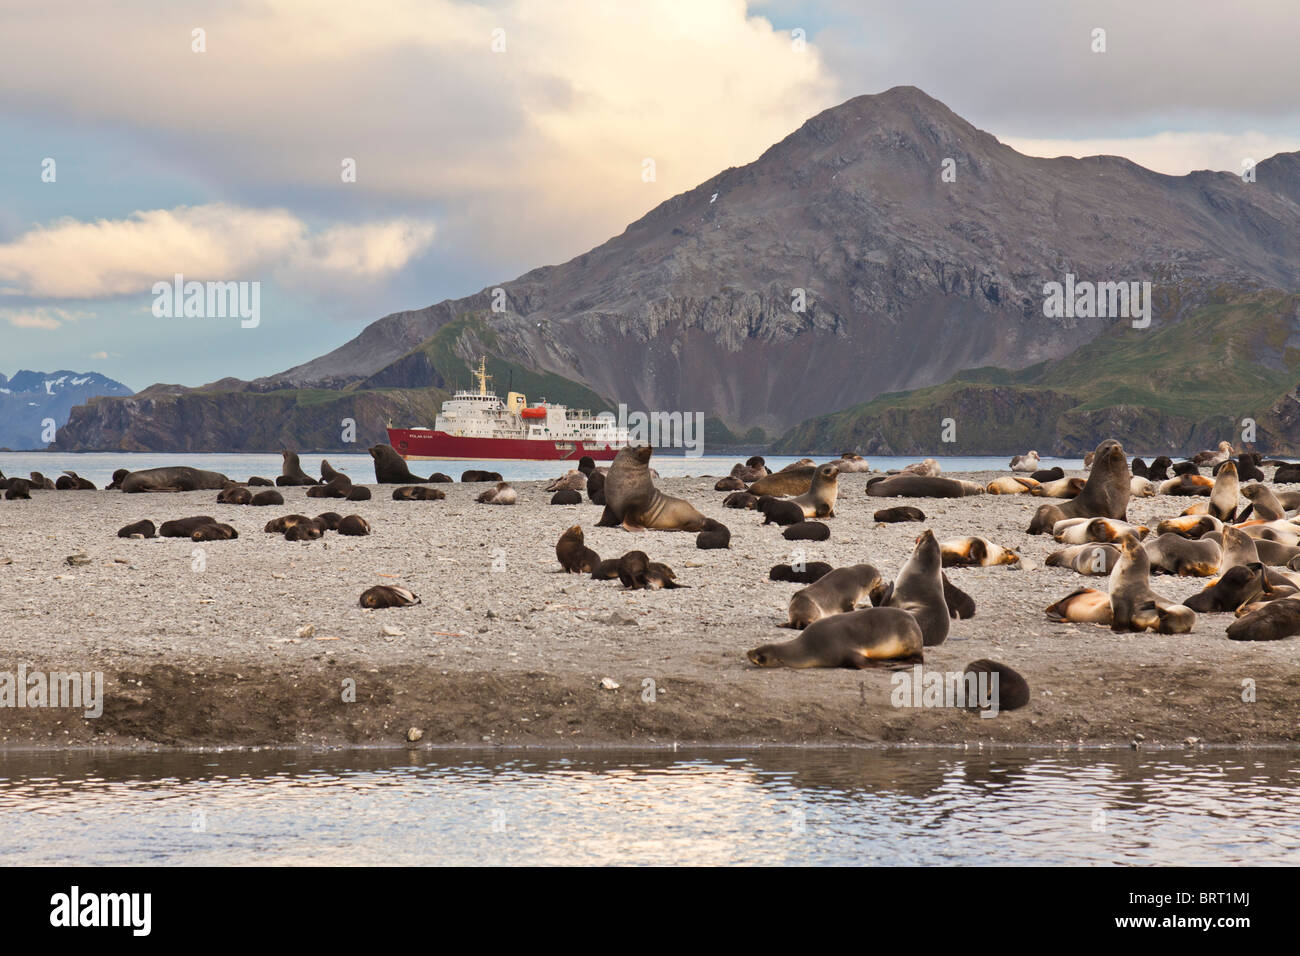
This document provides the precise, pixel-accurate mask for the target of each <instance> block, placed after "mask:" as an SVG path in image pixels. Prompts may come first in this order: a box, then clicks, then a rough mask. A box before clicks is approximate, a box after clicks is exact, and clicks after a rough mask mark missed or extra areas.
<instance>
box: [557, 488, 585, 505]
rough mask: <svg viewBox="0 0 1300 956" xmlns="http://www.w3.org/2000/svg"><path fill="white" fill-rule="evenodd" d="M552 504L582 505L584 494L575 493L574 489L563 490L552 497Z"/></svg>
mask: <svg viewBox="0 0 1300 956" xmlns="http://www.w3.org/2000/svg"><path fill="white" fill-rule="evenodd" d="M551 504H553V505H580V504H582V493H581V492H579V491H574V490H573V489H572V488H561V489H560V490H559V491H557V492H556V493H555V494H553V495H551Z"/></svg>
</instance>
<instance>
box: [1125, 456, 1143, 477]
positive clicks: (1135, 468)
mask: <svg viewBox="0 0 1300 956" xmlns="http://www.w3.org/2000/svg"><path fill="white" fill-rule="evenodd" d="M1128 470H1129V471H1130V472H1132V473H1133V477H1134V478H1146V477H1147V463H1146V462H1145V461H1143V460H1142V459H1141V458H1134V459H1133V460H1132V461H1131V462H1129V466H1128Z"/></svg>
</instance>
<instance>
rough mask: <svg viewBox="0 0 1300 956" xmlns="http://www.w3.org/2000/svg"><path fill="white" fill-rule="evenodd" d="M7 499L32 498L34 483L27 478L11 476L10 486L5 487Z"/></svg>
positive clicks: (27, 499) (29, 499) (28, 499)
mask: <svg viewBox="0 0 1300 956" xmlns="http://www.w3.org/2000/svg"><path fill="white" fill-rule="evenodd" d="M5 499H6V500H7V501H18V500H20V499H23V500H26V501H31V500H32V483H31V482H30V481H28V480H27V479H26V478H10V479H9V487H8V488H6V489H5Z"/></svg>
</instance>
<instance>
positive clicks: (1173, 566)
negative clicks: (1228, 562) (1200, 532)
mask: <svg viewBox="0 0 1300 956" xmlns="http://www.w3.org/2000/svg"><path fill="white" fill-rule="evenodd" d="M1142 547H1143V548H1144V549H1145V550H1146V553H1147V559H1148V560H1149V561H1150V562H1151V570H1152V571H1163V572H1164V573H1165V574H1176V575H1178V576H1180V577H1197V578H1208V577H1213V576H1214V575H1215V574H1217V573H1218V571H1219V561H1220V560H1222V558H1223V549H1222V548H1221V547H1219V543H1218V542H1217V541H1214V540H1212V539H1210V538H1201V539H1200V540H1195V541H1194V540H1192V539H1190V538H1184V537H1183V536H1182V535H1178V534H1162V535H1160V536H1159V537H1158V538H1154V539H1152V540H1151V541H1148V542H1146V543H1145V544H1143V545H1142Z"/></svg>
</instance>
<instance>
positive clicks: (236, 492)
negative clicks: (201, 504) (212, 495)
mask: <svg viewBox="0 0 1300 956" xmlns="http://www.w3.org/2000/svg"><path fill="white" fill-rule="evenodd" d="M252 500H253V493H252V492H251V491H249V490H248V489H247V488H245V487H244V486H243V485H231V486H230V487H229V488H222V489H221V491H220V492H219V493H218V494H217V504H219V505H246V504H248V503H249V502H250V501H252Z"/></svg>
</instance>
